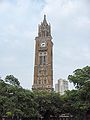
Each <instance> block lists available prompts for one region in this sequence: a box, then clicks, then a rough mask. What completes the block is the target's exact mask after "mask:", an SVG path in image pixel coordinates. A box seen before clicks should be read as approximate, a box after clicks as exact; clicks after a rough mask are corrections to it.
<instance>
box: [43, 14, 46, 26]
mask: <svg viewBox="0 0 90 120" xmlns="http://www.w3.org/2000/svg"><path fill="white" fill-rule="evenodd" d="M43 23H46V24H47V20H46V15H45V14H44V20H43Z"/></svg>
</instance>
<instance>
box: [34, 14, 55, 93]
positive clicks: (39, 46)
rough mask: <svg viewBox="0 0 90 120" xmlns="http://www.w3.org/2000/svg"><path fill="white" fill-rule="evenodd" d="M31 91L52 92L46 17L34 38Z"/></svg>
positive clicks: (51, 53) (51, 67) (49, 31)
mask: <svg viewBox="0 0 90 120" xmlns="http://www.w3.org/2000/svg"><path fill="white" fill-rule="evenodd" d="M32 90H47V91H52V90H53V42H52V36H51V26H50V24H48V23H47V20H46V15H44V20H43V22H41V24H40V25H39V26H38V36H37V37H36V38H35V64H34V81H33V86H32Z"/></svg>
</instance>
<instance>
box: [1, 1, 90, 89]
mask: <svg viewBox="0 0 90 120" xmlns="http://www.w3.org/2000/svg"><path fill="white" fill-rule="evenodd" d="M44 14H46V15H47V21H48V22H50V23H51V26H52V37H53V43H54V50H53V51H54V83H56V82H57V79H59V78H65V79H66V78H67V76H68V75H69V74H72V72H73V71H74V70H75V69H77V68H82V67H84V66H86V65H90V1H89V0H55V1H54V0H0V76H1V77H5V76H6V75H8V74H13V75H14V76H15V77H17V78H18V79H19V81H20V83H21V85H22V86H23V87H25V88H30V89H31V86H32V81H33V66H34V44H35V40H34V38H35V37H36V36H37V32H38V31H37V30H38V24H39V23H40V22H41V21H42V20H43V15H44Z"/></svg>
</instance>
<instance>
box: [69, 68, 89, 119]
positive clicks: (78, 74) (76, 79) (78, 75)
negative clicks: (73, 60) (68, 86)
mask: <svg viewBox="0 0 90 120" xmlns="http://www.w3.org/2000/svg"><path fill="white" fill-rule="evenodd" d="M68 79H69V81H70V82H73V84H74V86H75V87H76V89H77V90H76V93H75V94H77V96H75V98H77V99H75V101H74V102H75V103H74V104H73V106H74V111H77V112H76V113H77V115H76V116H78V117H77V119H79V120H80V119H82V118H81V117H83V116H84V114H85V113H86V111H87V110H88V109H90V67H89V66H86V67H84V68H82V69H77V70H75V71H74V72H73V75H69V76H68ZM71 93H72V91H71ZM71 93H70V94H71ZM75 94H74V95H75ZM69 100H70V98H69Z"/></svg>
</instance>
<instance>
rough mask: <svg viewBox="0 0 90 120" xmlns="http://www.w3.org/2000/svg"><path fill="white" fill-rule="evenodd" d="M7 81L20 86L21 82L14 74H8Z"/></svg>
mask: <svg viewBox="0 0 90 120" xmlns="http://www.w3.org/2000/svg"><path fill="white" fill-rule="evenodd" d="M5 81H6V82H8V83H10V84H11V85H13V86H17V87H20V82H19V81H18V79H17V78H15V77H14V76H13V75H7V76H6V78H5Z"/></svg>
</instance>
